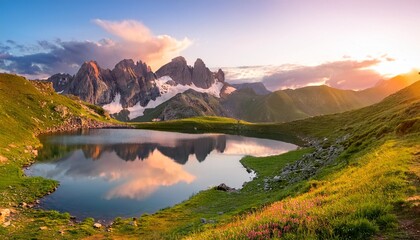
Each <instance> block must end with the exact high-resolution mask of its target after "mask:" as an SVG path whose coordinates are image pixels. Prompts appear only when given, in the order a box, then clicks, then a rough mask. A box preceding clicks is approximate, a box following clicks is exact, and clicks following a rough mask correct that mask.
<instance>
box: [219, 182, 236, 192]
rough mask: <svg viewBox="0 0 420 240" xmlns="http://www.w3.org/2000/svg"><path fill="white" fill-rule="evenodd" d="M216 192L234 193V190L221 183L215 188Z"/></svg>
mask: <svg viewBox="0 0 420 240" xmlns="http://www.w3.org/2000/svg"><path fill="white" fill-rule="evenodd" d="M216 190H220V191H225V192H232V191H235V188H231V187H228V186H227V185H226V184H224V183H221V184H220V185H219V186H217V187H216Z"/></svg>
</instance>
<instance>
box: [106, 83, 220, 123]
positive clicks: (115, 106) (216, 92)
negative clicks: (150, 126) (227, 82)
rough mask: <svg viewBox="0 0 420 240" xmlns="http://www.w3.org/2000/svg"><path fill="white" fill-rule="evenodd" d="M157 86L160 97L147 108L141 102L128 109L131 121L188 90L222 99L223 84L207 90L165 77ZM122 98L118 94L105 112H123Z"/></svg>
mask: <svg viewBox="0 0 420 240" xmlns="http://www.w3.org/2000/svg"><path fill="white" fill-rule="evenodd" d="M155 83H156V86H157V87H158V88H159V90H160V96H159V97H157V98H156V100H150V101H149V102H148V103H147V105H146V106H141V105H140V102H139V103H137V104H136V105H134V106H132V107H128V108H127V110H128V111H130V114H129V115H128V117H129V118H130V119H133V118H136V117H139V116H143V113H144V110H145V109H146V108H155V107H157V106H158V105H160V104H162V103H164V102H166V101H168V100H169V99H171V98H172V97H174V96H175V95H176V94H178V93H183V92H185V91H187V90H188V89H193V90H194V91H197V92H201V93H208V94H210V95H213V96H215V97H217V98H220V93H221V90H222V88H223V83H222V82H218V81H217V82H215V83H214V84H213V85H212V86H210V87H209V88H207V89H203V88H199V87H197V86H195V85H194V83H193V84H191V85H181V84H176V83H175V82H174V81H173V80H172V78H171V77H169V76H163V77H160V78H158V79H156V80H155ZM120 100H121V96H120V95H119V94H117V95H116V96H115V98H114V100H113V101H112V102H111V103H109V104H106V105H104V106H102V107H103V108H104V109H105V110H107V111H108V112H109V113H110V114H114V113H118V112H120V111H121V110H123V107H122V106H121V104H120Z"/></svg>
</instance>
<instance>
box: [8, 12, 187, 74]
mask: <svg viewBox="0 0 420 240" xmlns="http://www.w3.org/2000/svg"><path fill="white" fill-rule="evenodd" d="M93 22H94V23H95V24H96V25H98V26H99V27H101V28H103V29H104V30H105V31H107V32H109V33H111V34H112V35H114V36H115V37H116V39H101V40H99V41H88V40H86V41H61V40H60V39H57V40H55V41H45V40H44V41H39V42H37V43H36V44H32V45H30V46H29V45H28V46H25V45H22V44H19V43H16V42H15V41H12V40H8V41H6V42H5V43H0V69H3V70H5V71H7V72H11V73H17V74H21V75H24V76H26V77H29V78H45V77H49V76H50V75H52V74H55V73H58V72H65V73H70V74H74V73H76V71H77V70H78V69H79V68H80V65H81V64H82V63H83V62H85V61H88V60H96V61H97V62H98V63H99V65H100V66H101V67H104V68H113V67H114V65H115V64H116V63H118V62H119V61H120V60H122V59H134V60H135V61H138V60H142V61H144V62H146V63H147V64H148V65H150V66H151V67H152V69H154V70H156V69H157V68H158V67H160V66H161V65H163V64H164V63H166V62H168V61H170V59H172V58H173V57H175V56H177V55H180V53H181V52H182V51H183V50H184V49H186V48H188V47H189V46H190V45H191V44H192V42H191V41H190V40H189V39H188V38H184V39H182V40H178V39H175V38H173V37H171V36H168V35H154V34H153V33H152V31H151V30H150V29H149V28H148V27H147V26H145V25H144V24H142V23H140V22H137V21H134V20H124V21H106V20H101V19H96V20H94V21H93Z"/></svg>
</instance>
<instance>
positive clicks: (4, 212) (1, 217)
mask: <svg viewBox="0 0 420 240" xmlns="http://www.w3.org/2000/svg"><path fill="white" fill-rule="evenodd" d="M10 213H11V210H10V209H8V208H3V209H0V224H3V225H4V224H5V223H6V222H7V221H6V220H7V218H8V217H9V216H10ZM9 225H10V224H9Z"/></svg>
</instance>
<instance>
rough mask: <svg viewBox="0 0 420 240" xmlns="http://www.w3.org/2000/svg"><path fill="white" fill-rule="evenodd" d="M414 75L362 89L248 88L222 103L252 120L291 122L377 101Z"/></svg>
mask: <svg viewBox="0 0 420 240" xmlns="http://www.w3.org/2000/svg"><path fill="white" fill-rule="evenodd" d="M416 77H417V76H416ZM413 79H416V78H415V76H411V75H407V76H406V75H400V76H397V77H395V78H392V79H390V80H387V81H383V82H381V83H380V84H378V85H377V86H375V87H373V88H369V89H366V90H363V91H351V90H340V89H335V88H331V87H328V86H325V85H323V86H311V87H303V88H298V89H295V90H292V89H286V90H279V91H275V92H273V93H270V94H268V95H265V96H261V95H257V94H255V93H254V92H253V91H251V90H249V89H245V90H240V91H236V92H234V93H232V94H231V95H229V96H228V97H227V98H226V99H224V100H223V101H222V104H223V106H225V107H226V108H227V109H228V112H230V113H232V114H231V115H232V116H236V117H237V118H240V119H243V120H246V121H249V122H288V121H293V120H297V119H303V118H307V117H312V116H318V115H325V114H332V113H340V112H344V111H348V110H353V109H357V108H361V107H365V106H368V105H371V104H374V103H377V102H379V101H381V100H382V99H384V98H385V97H386V96H388V95H390V94H392V93H394V92H395V91H397V90H400V89H401V88H403V87H405V86H408V85H409V83H412V82H414V80H413Z"/></svg>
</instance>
